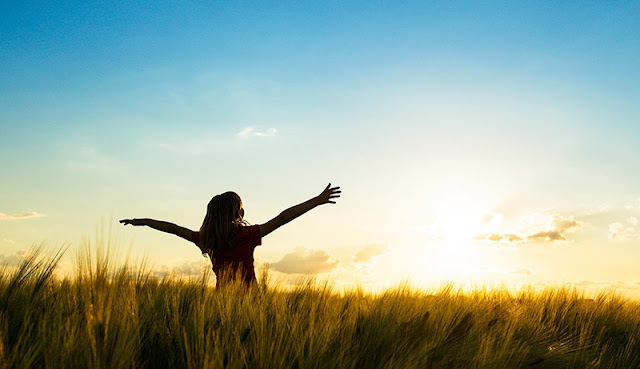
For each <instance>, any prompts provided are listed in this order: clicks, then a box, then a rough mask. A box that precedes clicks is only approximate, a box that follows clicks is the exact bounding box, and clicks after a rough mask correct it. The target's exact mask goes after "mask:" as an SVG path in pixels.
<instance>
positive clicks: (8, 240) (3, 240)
mask: <svg viewBox="0 0 640 369" xmlns="http://www.w3.org/2000/svg"><path fill="white" fill-rule="evenodd" d="M2 242H4V243H8V244H9V245H13V244H15V243H16V242H15V241H14V240H12V239H9V238H3V239H2Z"/></svg>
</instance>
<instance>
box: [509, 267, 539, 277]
mask: <svg viewBox="0 0 640 369" xmlns="http://www.w3.org/2000/svg"><path fill="white" fill-rule="evenodd" d="M509 274H513V275H518V276H522V277H530V276H532V275H534V274H535V273H534V272H533V271H532V270H531V269H529V268H525V267H518V268H515V269H513V270H511V271H510V272H509Z"/></svg>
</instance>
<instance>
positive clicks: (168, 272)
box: [150, 257, 211, 278]
mask: <svg viewBox="0 0 640 369" xmlns="http://www.w3.org/2000/svg"><path fill="white" fill-rule="evenodd" d="M209 270H211V262H210V260H209V259H208V258H204V257H203V258H197V259H193V260H184V261H183V260H177V261H176V262H174V263H172V264H169V265H158V266H155V267H153V268H151V271H150V273H151V275H152V276H154V277H158V278H166V277H177V278H185V277H192V276H195V277H198V276H201V275H202V274H203V273H206V272H208V271H209Z"/></svg>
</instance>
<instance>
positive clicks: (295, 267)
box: [267, 247, 339, 274]
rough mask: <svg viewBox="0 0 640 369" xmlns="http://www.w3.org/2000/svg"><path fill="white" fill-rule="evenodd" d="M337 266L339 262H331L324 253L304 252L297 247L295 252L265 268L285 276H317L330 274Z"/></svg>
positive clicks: (317, 251) (329, 257) (320, 251)
mask: <svg viewBox="0 0 640 369" xmlns="http://www.w3.org/2000/svg"><path fill="white" fill-rule="evenodd" d="M338 264H339V261H337V260H332V258H331V256H330V255H329V254H328V253H327V252H325V251H322V250H315V251H314V250H306V249H305V248H304V247H298V248H296V249H295V251H293V252H290V253H288V254H286V255H285V256H284V257H283V258H282V259H281V260H280V261H278V262H276V263H269V264H267V267H268V268H269V269H273V270H275V271H278V272H281V273H287V274H317V273H327V272H330V271H331V270H333V269H334V268H335V267H336V266H337V265H338Z"/></svg>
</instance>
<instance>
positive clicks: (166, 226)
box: [120, 218, 193, 242]
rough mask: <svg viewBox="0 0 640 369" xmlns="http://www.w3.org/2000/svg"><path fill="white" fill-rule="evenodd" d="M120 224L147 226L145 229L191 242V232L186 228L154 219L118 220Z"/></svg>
mask: <svg viewBox="0 0 640 369" xmlns="http://www.w3.org/2000/svg"><path fill="white" fill-rule="evenodd" d="M120 223H122V224H124V225H127V224H131V225H134V226H147V227H151V228H153V229H157V230H159V231H162V232H167V233H171V234H175V235H176V236H178V237H182V238H184V239H185V240H187V241H190V242H191V241H193V240H192V239H191V235H192V233H193V231H191V230H190V229H188V228H185V227H181V226H179V225H177V224H173V223H169V222H164V221H162V220H155V219H148V218H142V219H122V220H120Z"/></svg>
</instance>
